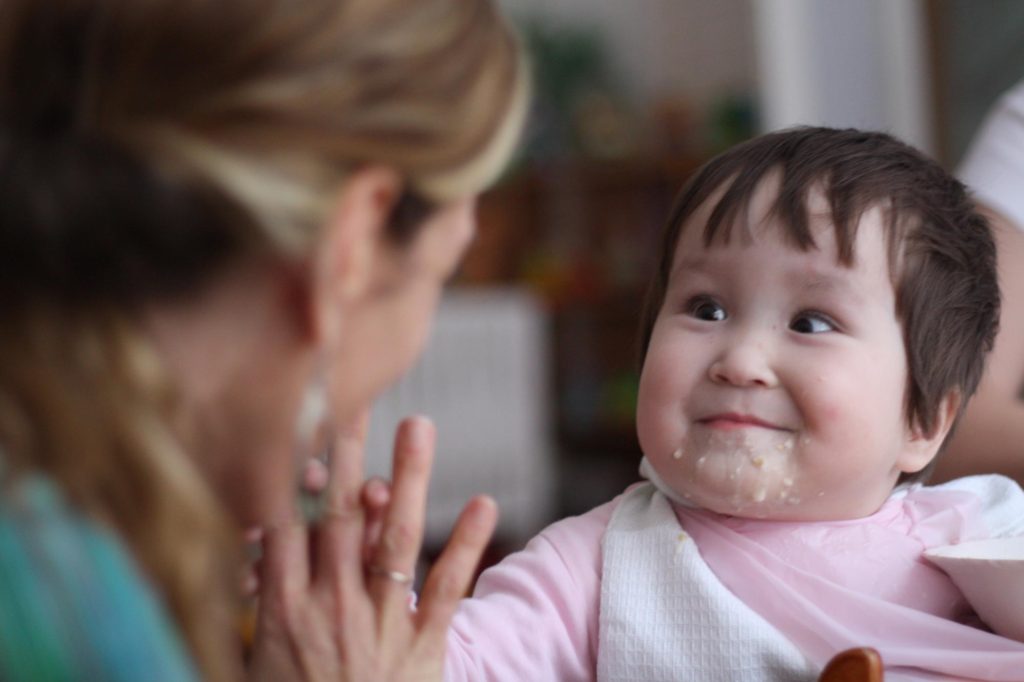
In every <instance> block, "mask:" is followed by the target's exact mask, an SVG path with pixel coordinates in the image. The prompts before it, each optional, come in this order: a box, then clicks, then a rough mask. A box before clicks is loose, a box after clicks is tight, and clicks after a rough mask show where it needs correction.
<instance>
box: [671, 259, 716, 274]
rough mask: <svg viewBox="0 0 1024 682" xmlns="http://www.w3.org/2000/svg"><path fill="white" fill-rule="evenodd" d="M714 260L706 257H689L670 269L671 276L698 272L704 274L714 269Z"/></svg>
mask: <svg viewBox="0 0 1024 682" xmlns="http://www.w3.org/2000/svg"><path fill="white" fill-rule="evenodd" d="M714 266H715V263H714V260H713V259H711V258H708V257H707V256H690V257H687V258H683V259H682V260H680V261H678V262H677V263H676V264H675V267H673V268H672V274H673V275H678V274H680V273H690V272H698V273H705V272H709V271H712V270H714V269H715V267H714Z"/></svg>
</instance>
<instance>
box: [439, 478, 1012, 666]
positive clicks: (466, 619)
mask: <svg viewBox="0 0 1024 682" xmlns="http://www.w3.org/2000/svg"><path fill="white" fill-rule="evenodd" d="M954 486H955V487H956V489H961V490H964V492H968V493H972V494H973V497H975V499H978V500H979V501H980V502H981V507H982V510H981V518H982V519H983V520H984V522H985V525H987V526H988V533H989V534H990V535H991V536H992V537H1000V536H1009V535H1020V534H1024V496H1022V494H1021V491H1020V488H1019V487H1017V486H1016V485H1015V484H1012V483H1011V482H1010V481H1009V480H1008V479H1004V478H1002V477H996V476H991V477H988V476H986V477H973V478H971V479H961V481H958V482H954V483H953V484H947V486H941V487H942V488H952V487H954ZM620 499H621V496H620V497H617V498H615V499H614V500H612V501H611V502H609V503H607V504H604V505H602V506H600V507H597V508H596V509H594V510H592V511H590V512H587V513H586V514H584V515H582V516H577V517H573V518H569V519H565V520H563V521H559V522H557V523H555V524H553V525H552V526H549V527H548V528H547V529H545V530H544V531H543V532H542V533H540V535H538V536H537V537H535V538H534V539H533V540H531V541H530V543H529V544H528V545H527V546H526V548H525V549H524V550H523V551H521V552H518V553H516V554H513V555H511V556H510V557H508V558H507V559H505V560H504V561H502V562H501V563H500V564H498V565H497V566H495V567H493V568H491V569H489V570H488V571H485V572H484V574H483V575H482V576H481V578H480V581H479V582H478V584H477V588H476V591H475V593H474V596H473V598H472V599H467V600H464V601H463V603H462V605H461V607H460V609H459V612H458V613H457V614H456V616H455V619H454V621H453V624H452V628H451V630H450V633H449V650H448V656H447V660H446V669H445V679H446V680H448V681H449V682H454V681H456V680H488V681H497V680H508V681H509V682H512V681H516V682H518V681H520V680H565V681H566V682H572V681H576V680H594V679H595V678H596V667H597V649H598V617H599V608H600V594H601V573H602V552H601V543H602V539H603V536H604V533H605V529H606V528H607V526H608V523H609V520H610V519H611V516H612V513H613V511H614V510H615V508H616V506H617V505H618V503H619V501H620ZM884 515H885V514H884V510H883V512H882V516H884ZM956 517H957V514H951V515H950V518H949V522H950V523H951V524H953V525H956V524H955V523H954V522H957V523H958V521H957V518H956ZM936 518H939V519H941V518H942V517H941V516H940V517H936ZM737 523H740V524H742V523H743V522H742V521H740V520H737ZM941 523H943V522H941V521H940V524H941ZM924 525H927V524H924ZM924 525H922V526H921V527H920V528H915V529H914V530H913V531H908V533H910V534H911V535H913V536H914V537H917V535H918V534H919V533H920V532H921V530H922V529H924ZM934 530H935V529H932V531H934ZM938 530H939V531H940V532H941V529H938ZM930 532H931V531H930ZM698 544H700V543H698ZM814 544H817V543H814ZM872 544H874V543H872ZM922 548H923V547H922ZM829 554H831V552H830V553H829ZM883 554H885V552H883ZM872 556H878V555H874V554H872ZM819 568H820V567H819ZM720 577H721V576H720ZM841 582H844V583H845V582H847V581H845V580H844V581H841ZM869 591H870V590H869ZM887 599H888V598H887ZM914 608H920V605H916V606H915V607H914ZM925 610H926V611H928V610H930V609H925Z"/></svg>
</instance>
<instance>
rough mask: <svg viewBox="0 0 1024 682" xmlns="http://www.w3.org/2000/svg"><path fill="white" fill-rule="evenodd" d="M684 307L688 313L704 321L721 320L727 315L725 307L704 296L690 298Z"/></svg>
mask: <svg viewBox="0 0 1024 682" xmlns="http://www.w3.org/2000/svg"><path fill="white" fill-rule="evenodd" d="M686 308H687V312H688V313H689V314H690V315H692V316H693V317H696V318H697V319H698V320H704V321H705V322H721V321H722V320H724V319H725V318H726V317H728V315H727V314H726V312H725V308H723V307H722V306H721V305H720V304H719V303H718V302H717V301H714V300H712V299H710V298H707V297H704V296H700V297H698V298H695V299H693V300H691V301H690V303H689V304H688V305H687V306H686Z"/></svg>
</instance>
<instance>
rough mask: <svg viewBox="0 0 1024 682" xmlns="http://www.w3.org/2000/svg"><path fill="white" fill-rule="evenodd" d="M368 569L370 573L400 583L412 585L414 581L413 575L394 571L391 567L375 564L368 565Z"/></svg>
mask: <svg viewBox="0 0 1024 682" xmlns="http://www.w3.org/2000/svg"><path fill="white" fill-rule="evenodd" d="M366 570H367V572H368V573H369V574H370V575H374V576H377V577H378V578H384V579H385V580H390V581H391V582H394V583H398V584H399V585H411V584H412V581H413V577H412V576H411V575H409V574H408V573H402V572H401V571H392V570H391V569H388V568H384V567H383V566H377V565H375V564H371V565H370V566H367V567H366Z"/></svg>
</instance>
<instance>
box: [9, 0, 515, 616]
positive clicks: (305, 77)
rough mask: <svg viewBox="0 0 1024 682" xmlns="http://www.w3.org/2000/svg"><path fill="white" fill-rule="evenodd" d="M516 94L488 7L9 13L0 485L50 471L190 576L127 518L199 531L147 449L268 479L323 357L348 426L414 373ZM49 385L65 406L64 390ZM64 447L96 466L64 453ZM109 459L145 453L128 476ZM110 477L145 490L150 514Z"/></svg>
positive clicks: (173, 465) (391, 4) (192, 3)
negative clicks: (4, 466)
mask: <svg viewBox="0 0 1024 682" xmlns="http://www.w3.org/2000/svg"><path fill="white" fill-rule="evenodd" d="M525 90H526V88H525V75H524V70H523V68H522V62H521V59H520V56H519V53H518V49H517V46H516V42H515V40H514V38H513V36H512V35H511V33H510V31H509V29H508V27H507V26H506V25H505V24H504V22H503V21H502V19H501V17H500V16H499V15H498V13H497V11H496V9H495V7H494V6H493V3H492V2H490V0H303V2H298V3H296V2H292V1H290V0H69V1H68V2H39V0H10V1H9V2H4V3H3V4H2V5H0V168H2V173H0V303H2V305H0V318H2V319H0V326H2V327H3V328H4V330H5V332H4V337H3V339H0V341H2V345H3V349H2V350H3V353H2V357H0V442H3V443H4V444H5V446H6V447H5V449H6V450H8V451H9V452H8V455H7V459H8V460H9V461H10V462H11V464H12V466H11V468H12V470H13V469H18V468H23V467H37V468H42V469H44V470H46V471H49V472H50V473H51V474H52V475H54V476H55V477H57V478H58V479H60V481H61V482H62V483H64V484H65V487H66V488H67V489H68V490H69V491H71V493H72V496H73V497H74V498H75V499H76V500H77V501H78V502H79V503H81V504H83V505H84V506H85V507H87V508H90V509H92V510H93V511H94V512H96V513H98V514H102V515H105V516H107V517H108V518H110V520H111V521H112V522H113V523H114V525H115V526H117V527H118V529H119V530H121V532H122V534H123V535H125V536H126V538H127V539H128V541H129V542H130V543H131V544H132V545H133V546H134V548H135V549H136V551H137V552H138V553H139V554H140V555H141V556H142V559H143V563H144V564H145V565H146V567H147V568H148V569H149V570H150V571H151V572H153V573H154V574H156V575H157V577H158V579H159V580H162V581H163V582H165V583H168V582H171V583H173V582H175V581H178V582H181V581H183V580H184V578H182V576H183V575H184V574H185V573H188V571H184V570H177V569H179V568H181V566H180V564H181V560H180V558H178V557H180V556H186V555H188V550H187V547H185V546H184V545H187V544H188V542H189V540H188V539H183V538H181V537H177V538H173V541H169V540H170V539H169V538H167V537H159V536H155V535H154V534H152V533H149V534H148V535H147V532H148V531H147V525H149V526H152V525H153V523H154V521H153V519H154V517H155V516H162V518H165V519H173V518H174V515H175V514H177V515H178V517H177V518H178V520H179V521H180V518H181V516H182V515H183V514H187V513H188V509H193V510H197V511H196V513H195V514H194V518H195V519H196V524H197V525H202V517H203V514H205V513H206V512H207V511H208V506H206V505H207V502H206V501H204V500H203V499H202V498H203V494H202V492H201V491H200V490H199V487H200V484H198V482H190V481H191V479H190V478H189V474H188V472H187V471H184V470H183V469H182V464H181V463H180V462H178V461H176V460H175V459H174V458H173V457H172V456H171V455H166V454H161V453H167V452H169V451H170V450H173V448H168V447H166V445H167V444H168V443H171V442H174V440H176V439H181V438H185V437H186V436H188V437H194V438H195V442H197V443H198V442H202V443H203V448H202V450H203V451H204V453H207V454H209V453H210V452H213V451H214V450H216V451H219V452H220V453H221V454H222V455H224V456H226V457H227V459H224V460H223V461H222V462H221V463H220V464H219V465H218V466H219V467H221V469H222V470H223V471H220V474H223V475H225V476H226V475H229V474H231V473H232V470H233V472H234V473H235V474H236V475H241V474H240V472H239V468H238V467H240V466H241V465H242V464H243V463H251V464H252V465H253V468H254V469H260V468H261V467H262V466H263V465H262V464H260V462H262V461H263V460H261V458H262V457H271V456H276V457H277V458H278V460H282V459H284V460H287V459H289V457H288V453H287V452H285V453H282V452H280V450H281V449H282V448H284V449H285V450H287V449H289V448H290V446H291V442H290V438H291V432H290V431H291V425H292V423H293V421H294V414H295V411H296V410H295V406H296V404H297V403H298V395H299V394H300V393H301V391H302V386H303V384H304V383H305V382H306V380H307V379H308V378H309V375H310V373H311V372H312V371H313V369H314V366H315V364H316V362H317V356H319V362H321V363H322V364H323V365H325V366H326V368H327V370H328V371H329V372H330V373H331V379H332V380H331V384H332V393H333V394H334V397H335V399H336V401H337V403H338V410H339V412H340V413H341V414H340V416H342V417H345V416H348V414H349V413H350V412H353V411H354V410H355V408H356V407H357V406H358V405H359V404H360V403H361V402H365V401H366V400H368V399H370V398H371V397H372V396H373V395H374V394H375V393H376V392H377V391H379V390H380V389H381V388H382V387H383V386H384V385H385V384H386V383H387V382H388V381H390V380H391V379H392V378H393V377H394V376H395V375H396V374H397V373H398V372H400V371H401V370H402V369H403V368H404V367H405V366H406V365H407V364H408V363H409V362H411V360H412V358H413V357H414V356H415V353H416V352H417V351H418V349H419V346H420V344H421V343H422V338H423V336H424V334H425V327H426V324H427V322H428V321H429V319H430V316H431V314H432V311H433V305H434V303H435V301H436V298H437V291H438V289H439V286H440V283H441V281H442V280H443V278H444V276H446V275H447V274H448V272H450V270H451V268H452V267H453V264H454V262H455V260H456V259H457V257H458V255H459V254H461V251H462V249H463V248H464V246H465V244H466V242H467V241H468V239H469V236H470V235H471V232H472V223H471V217H470V209H471V204H472V199H473V197H474V196H475V194H476V193H478V192H479V191H480V190H482V189H483V188H484V187H486V186H487V184H488V183H490V182H491V181H492V180H493V179H494V178H495V176H496V175H497V173H498V171H499V170H500V169H501V167H502V165H503V164H504V162H505V161H506V160H507V157H508V156H509V154H510V150H511V148H512V145H513V143H514V139H515V137H516V134H517V132H518V128H519V125H520V122H521V118H522V113H523V110H524V100H525ZM40 339H45V341H46V342H45V343H40ZM154 349H155V350H156V352H153V350H154ZM127 356H130V357H131V360H130V361H128V360H125V358H126V357H127ZM26 362H28V363H30V365H29V366H30V367H31V368H32V369H31V371H28V372H25V371H21V370H18V369H17V368H16V366H17V365H22V366H24V365H25V363H26ZM161 365H162V366H163V372H161V371H159V367H160V366H161ZM112 366H116V367H117V368H118V371H117V372H110V371H108V370H109V369H110V368H111V367H112ZM139 367H143V368H146V371H144V372H140V371H136V369H138V368H139ZM154 368H156V369H154ZM122 370H123V371H122ZM69 375H74V376H75V377H76V382H78V383H80V384H81V390H77V389H76V390H75V391H63V392H62V391H61V389H60V388H59V387H60V383H61V381H62V377H64V376H69ZM143 375H145V376H143ZM105 396H109V397H110V399H109V400H107V399H106V398H105ZM84 402H89V403H91V404H90V405H89V409H90V410H91V411H92V413H93V415H94V416H95V419H92V420H89V421H88V423H87V424H86V425H84V426H83V425H82V423H81V422H82V420H80V419H79V420H74V419H70V418H69V420H67V421H66V423H67V424H72V423H74V424H77V425H78V427H77V428H91V429H93V430H94V431H95V434H94V435H95V438H93V439H91V440H90V439H87V438H86V439H83V436H82V434H81V433H71V432H67V433H63V435H62V434H61V433H57V434H56V435H52V433H51V432H53V431H54V429H53V426H54V419H55V418H54V415H55V414H61V413H66V414H68V415H71V414H75V413H79V412H81V405H80V404H79V403H84ZM182 405H184V408H182ZM171 406H177V408H178V409H176V410H175V411H174V417H173V418H171V417H170V416H169V415H168V409H170V407H171ZM229 422H230V423H229ZM142 424H145V427H143V426H142ZM231 424H233V426H232V425H231ZM58 431H59V430H58ZM165 432H166V433H165ZM43 433H48V434H50V435H47V436H46V437H45V438H42V437H41V436H40V434H43ZM247 433H248V434H249V436H248V437H247V438H245V437H243V436H244V435H245V434H247ZM76 441H77V443H76ZM157 441H159V442H160V444H161V445H160V447H157V446H155V445H154V443H155V442H157ZM82 442H88V443H92V444H93V447H92V453H91V454H89V453H84V452H81V451H79V452H76V453H75V457H71V455H70V451H71V450H72V449H73V448H75V447H76V445H77V444H80V443H82ZM250 447H259V448H261V449H263V450H265V451H266V453H267V454H260V453H257V452H252V451H250V450H249V448H250ZM79 449H80V448H79ZM114 451H124V452H125V453H131V452H135V453H137V454H139V459H138V460H137V461H138V462H139V464H138V466H137V467H134V466H133V467H130V468H129V470H130V471H131V472H132V473H131V474H129V475H127V476H121V472H123V471H124V470H125V466H124V464H123V463H121V464H118V463H116V459H115V458H112V457H111V456H110V453H111V452H114ZM274 452H276V455H272V454H271V453H274ZM282 455H283V457H282ZM127 456H128V455H127V454H126V457H127ZM247 458H248V459H247ZM279 465H280V463H279ZM280 466H283V465H280ZM271 468H272V467H271ZM170 469H173V470H174V471H175V472H177V473H176V474H175V475H174V476H164V475H163V474H166V473H167V471H168V470H170ZM267 471H268V472H269V471H270V469H267ZM207 473H209V472H207ZM214 474H215V477H216V475H220V474H218V472H217V471H214ZM129 476H137V477H149V478H150V479H154V480H150V481H149V482H150V483H152V486H151V487H152V488H153V489H152V490H148V488H147V490H148V492H147V493H146V494H147V495H148V497H149V502H147V504H146V505H143V507H144V508H143V511H142V512H139V510H138V509H135V508H134V505H136V503H138V502H139V500H137V499H135V495H134V494H133V493H131V492H130V490H129V489H130V488H131V487H132V486H134V485H136V483H137V482H132V481H127V480H126V479H127V478H128V477H129ZM160 478H166V479H167V480H169V481H175V482H176V483H175V484H173V485H172V484H170V483H168V485H167V486H163V487H161V485H160V484H159V483H158V482H156V481H155V479H160ZM264 478H265V479H268V480H271V481H274V482H275V483H274V484H275V485H281V486H287V485H288V484H290V482H291V481H290V478H289V480H287V481H280V480H277V478H278V477H276V476H270V477H267V476H264ZM99 480H102V481H103V486H106V487H103V491H104V492H103V493H102V494H100V493H99V492H98V490H99V489H100V487H102V486H98V485H96V482H97V481H99ZM179 484H180V485H179ZM174 485H178V488H177V489H176V490H171V488H173V487H174ZM236 488H239V489H241V492H240V493H239V496H241V497H249V498H254V497H255V498H257V501H265V500H259V499H258V494H254V493H258V491H253V490H249V491H245V490H244V488H243V487H242V486H236ZM140 494H141V493H140ZM161 496H162V497H161ZM159 499H165V500H166V501H167V504H166V505H161V504H159V503H156V502H153V501H152V500H159ZM235 502H238V500H235ZM268 502H269V501H268ZM236 506H237V505H236ZM270 506H272V505H270ZM158 525H159V524H158ZM186 525H187V524H186ZM174 526H175V524H174V523H167V524H166V527H167V528H169V529H172V530H169V531H168V532H170V533H173V532H174V531H173V527H174ZM157 535H159V534H157ZM192 542H193V543H196V542H198V543H199V544H202V542H205V540H202V541H195V540H193V541H192ZM182 543H184V545H183V544H182ZM194 555H195V556H200V555H202V552H196V553H194ZM175 562H177V564H178V566H176V567H175V568H174V569H171V570H167V565H169V564H174V563H175ZM198 573H202V571H193V575H196V574H198ZM171 574H174V575H171ZM169 591H171V592H172V593H173V592H174V588H173V586H171V587H170V588H169ZM183 591H187V589H183ZM180 596H181V595H177V596H176V595H174V594H172V595H171V600H172V602H173V601H175V599H176V597H180ZM177 606H180V604H178V605H177ZM181 611H182V609H180V608H179V616H180V617H182V618H183V620H189V619H188V618H185V617H184V616H182V614H181ZM192 634H193V635H194V634H195V633H192Z"/></svg>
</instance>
